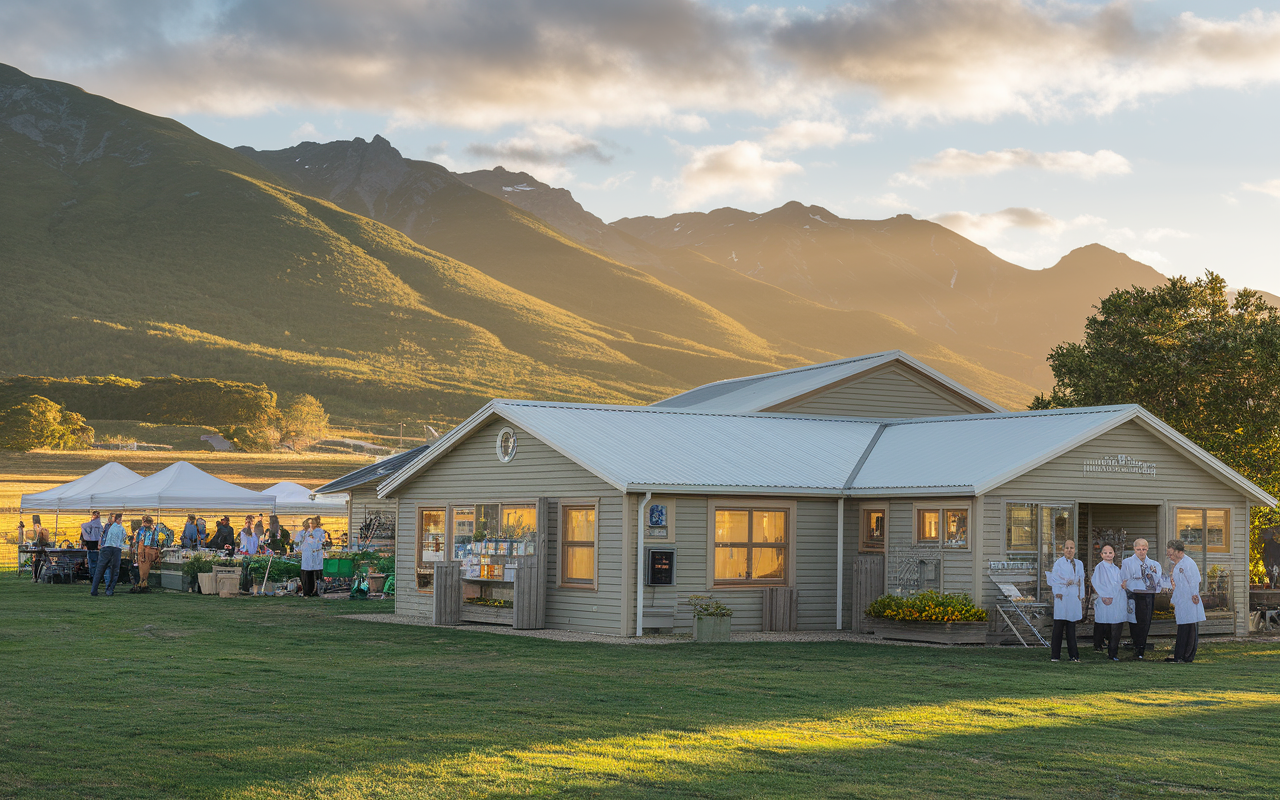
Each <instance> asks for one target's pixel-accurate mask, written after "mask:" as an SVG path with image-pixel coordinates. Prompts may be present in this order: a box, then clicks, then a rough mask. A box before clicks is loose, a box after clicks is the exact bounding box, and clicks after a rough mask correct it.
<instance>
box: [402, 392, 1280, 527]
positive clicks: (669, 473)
mask: <svg viewBox="0 0 1280 800" xmlns="http://www.w3.org/2000/svg"><path fill="white" fill-rule="evenodd" d="M495 419H505V420H507V421H509V422H511V423H512V424H513V425H515V426H517V427H519V428H521V429H523V430H525V431H527V432H528V433H529V434H531V435H532V436H534V437H535V438H537V439H538V440H540V441H542V442H543V443H545V444H546V445H548V446H549V447H551V448H553V449H555V450H556V451H558V452H559V453H561V454H562V455H564V456H565V457H566V458H568V459H570V460H571V461H574V462H576V463H578V464H579V465H581V466H582V467H583V468H585V469H587V470H588V471H590V472H592V473H593V474H595V475H597V476H599V477H600V478H601V479H602V480H604V481H605V482H607V483H609V484H611V485H612V486H614V487H615V488H617V489H618V490H620V491H642V492H643V491H669V492H697V493H720V494H790V495H795V494H818V495H824V496H831V497H834V496H841V495H844V496H850V497H878V496H887V495H915V496H927V495H944V494H949V495H963V496H968V495H977V494H985V493H986V492H988V491H991V490H993V489H995V488H997V487H998V486H1000V485H1002V484H1004V483H1007V482H1008V481H1010V480H1012V479H1013V478H1015V477H1017V476H1018V475H1021V474H1023V473H1025V472H1027V471H1029V470H1032V469H1034V468H1036V467H1037V466H1040V465H1041V464H1043V463H1045V462H1047V461H1050V460H1052V459H1053V458H1056V457H1058V456H1060V455H1062V454H1063V453H1066V452H1067V451H1069V450H1072V449H1074V448H1076V447H1078V446H1080V445H1081V444H1083V443H1085V442H1087V441H1089V440H1090V439H1093V438H1094V437H1096V436H1099V435H1100V434H1102V433H1105V432H1106V431H1109V430H1111V429H1112V428H1114V427H1116V426H1117V425H1120V424H1122V423H1124V422H1127V421H1129V420H1134V421H1136V422H1138V423H1139V424H1141V425H1142V426H1143V427H1145V428H1146V429H1147V430H1149V431H1150V432H1152V433H1153V434H1154V435H1156V436H1157V437H1158V438H1160V439H1162V440H1164V441H1165V442H1166V443H1167V444H1169V445H1170V446H1172V447H1174V448H1175V449H1178V450H1179V451H1181V452H1182V453H1183V454H1184V455H1186V456H1187V457H1188V458H1190V459H1191V460H1193V461H1195V462H1198V463H1199V464H1200V465H1201V466H1202V467H1204V468H1205V469H1206V470H1208V471H1210V472H1212V473H1216V474H1217V475H1218V476H1219V477H1220V478H1221V479H1223V480H1224V481H1226V482H1227V483H1230V484H1233V485H1235V486H1237V487H1238V489H1239V490H1240V491H1241V492H1243V493H1244V494H1247V495H1249V496H1251V497H1253V498H1254V499H1256V500H1258V501H1259V502H1261V503H1264V504H1266V505H1275V504H1276V500H1275V498H1273V497H1271V495H1269V494H1267V492H1265V491H1264V490H1262V489H1261V488H1259V487H1258V486H1256V485H1255V484H1253V483H1251V482H1250V481H1248V480H1246V479H1245V478H1244V477H1242V476H1241V475H1240V474H1239V473H1237V472H1235V471H1234V470H1232V469H1230V468H1229V467H1227V466H1226V465H1225V464H1223V463H1222V462H1221V461H1219V460H1218V459H1216V458H1214V457H1213V456H1212V455H1210V454H1209V453H1207V452H1205V451H1204V450H1202V449H1200V448H1199V447H1197V446H1196V445H1195V444H1194V443H1192V442H1191V441H1190V440H1188V439H1187V438H1186V437H1184V436H1182V435H1181V434H1179V433H1178V432H1176V431H1174V430H1173V429H1172V428H1170V427H1169V426H1168V425H1165V424H1164V423H1163V422H1161V421H1160V420H1159V419H1157V418H1156V417H1155V416H1153V415H1152V414H1150V413H1149V412H1147V411H1145V410H1144V409H1142V408H1141V407H1139V406H1105V407H1098V408H1080V409H1057V410H1052V411H1023V412H1006V413H1003V414H974V415H968V416H949V417H931V418H924V419H898V420H881V419H876V420H865V419H851V418H841V417H810V416H803V415H794V414H769V413H762V414H716V413H707V412H697V411H679V410H673V409H664V408H653V407H651V406H650V407H645V406H605V405H588V404H569V403H539V402H532V401H523V400H494V401H492V402H491V403H489V404H488V405H486V406H485V407H484V408H483V409H481V410H480V411H479V412H477V413H476V414H475V415H474V416H472V417H471V418H470V419H468V420H467V421H466V422H464V423H463V424H461V425H459V426H458V427H457V428H455V429H453V430H452V431H450V432H449V434H448V435H447V436H445V437H444V438H442V439H441V440H440V441H439V442H437V443H435V445H433V446H432V447H431V448H430V449H429V450H426V451H424V452H423V453H421V454H419V455H418V456H417V458H415V459H413V460H412V461H410V462H408V463H406V464H405V465H404V466H403V467H402V468H401V469H400V470H399V471H397V472H396V473H395V474H394V475H392V476H390V477H389V478H388V479H387V480H386V481H385V482H384V483H382V484H381V485H380V486H379V487H378V496H380V497H386V496H388V495H390V494H392V493H393V492H394V491H395V490H396V489H397V488H398V487H400V486H401V485H403V484H404V483H405V482H407V481H408V480H410V479H411V478H413V476H415V475H417V474H418V473H419V472H421V471H422V470H424V469H426V468H427V467H429V466H430V465H431V463H433V462H434V461H435V460H436V459H439V458H441V457H443V456H445V455H446V454H447V453H449V452H450V451H451V450H452V449H453V448H454V447H456V446H457V445H458V444H459V443H461V442H462V441H465V440H466V439H467V437H468V436H470V435H471V433H472V432H474V431H475V430H477V429H478V428H480V427H482V426H484V425H485V424H487V423H489V422H491V421H493V420H495ZM517 457H518V456H517ZM495 459H496V455H495ZM495 466H496V461H495Z"/></svg>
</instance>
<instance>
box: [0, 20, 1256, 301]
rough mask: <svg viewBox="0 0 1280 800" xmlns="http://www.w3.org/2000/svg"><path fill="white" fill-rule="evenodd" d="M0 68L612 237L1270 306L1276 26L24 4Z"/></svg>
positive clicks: (2, 31)
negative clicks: (446, 175)
mask: <svg viewBox="0 0 1280 800" xmlns="http://www.w3.org/2000/svg"><path fill="white" fill-rule="evenodd" d="M0 62H4V63H8V64H11V65H12V66H15V67H18V68H19V69H22V70H24V71H26V72H28V73H31V74H33V75H38V76H41V77H47V78H55V79H58V80H64V81H68V82H71V83H75V84H77V85H79V86H82V87H84V88H85V89H87V90H89V91H92V92H95V93H98V94H103V95H107V96H109V97H111V98H113V99H115V100H118V101H120V102H123V103H126V104H128V105H131V106H135V107H137V108H141V109H143V110H146V111H149V112H151V113H155V114H162V115H166V116H171V117H174V118H176V119H178V120H180V121H182V122H183V123H185V124H187V125H188V126H190V127H191V128H193V129H195V130H196V131H197V132H199V133H201V134H203V135H205V136H208V137H209V138H212V139H214V140H216V141H219V142H222V143H224V144H227V145H232V146H234V145H240V144H248V145H251V146H253V147H257V148H259V149H276V148H282V147H287V146H290V145H292V144H295V143H297V142H299V141H303V140H312V141H328V140H331V139H350V138H353V137H356V136H361V137H364V138H366V139H368V138H371V137H372V136H373V135H374V134H381V135H383V136H384V137H386V138H387V139H389V140H390V141H391V142H392V144H394V145H396V146H397V147H398V148H399V149H400V151H401V152H402V153H403V154H404V155H406V156H408V157H410V158H418V159H428V160H432V161H436V162H439V163H442V164H444V165H446V166H448V167H449V168H451V169H454V170H456V171H464V170H469V169H480V168H487V167H492V166H495V165H498V164H501V165H503V166H505V167H507V168H508V169H523V170H526V171H528V172H530V173H532V174H533V175H535V176H536V177H538V178H539V179H541V180H544V181H547V182H548V183H552V184H554V185H560V186H565V187H567V188H569V189H570V190H572V191H573V193H574V195H575V196H576V197H577V198H578V199H579V200H580V201H581V202H582V203H583V205H584V206H586V207H587V208H588V209H589V210H591V211H593V212H594V213H596V214H598V215H599V216H601V217H603V218H604V219H605V220H607V221H612V220H614V219H617V218H618V217H623V216H639V215H644V214H652V215H657V216H663V215H666V214H670V213H673V212H676V211H685V210H708V209H712V208H717V207H720V206H725V205H732V206H735V207H738V208H746V209H749V210H756V211H761V210H766V209H768V208H772V207H775V206H777V205H781V204H782V203H784V202H786V201H788V200H799V201H801V202H803V203H806V204H816V205H821V206H825V207H826V208H828V209H830V210H832V211H834V212H836V213H838V214H840V215H842V216H845V217H853V218H883V217H888V216H892V215H894V214H899V213H908V214H911V215H913V216H916V217H921V218H929V219H934V220H936V221H938V222H941V223H943V224H945V225H947V226H949V227H951V228H953V229H955V230H957V231H959V232H960V233H962V234H964V235H966V236H968V237H970V238H972V239H974V240H975V241H977V242H979V243H981V244H984V245H986V246H988V247H990V248H991V249H992V250H993V251H995V252H996V253H997V254H999V255H1001V256H1003V257H1005V258H1008V259H1009V260H1011V261H1014V262H1015V263H1018V264H1022V265H1024V266H1028V267H1047V266H1051V265H1052V264H1053V263H1054V262H1055V261H1057V259H1058V258H1059V257H1061V256H1062V255H1063V254H1065V253H1066V252H1067V251H1069V250H1070V249H1071V248H1074V247H1078V246H1081V245H1084V244H1088V243H1090V242H1102V243H1103V244H1106V245H1108V246H1110V247H1113V248H1115V249H1117V250H1122V251H1124V252H1127V253H1129V254H1130V255H1132V256H1133V257H1134V258H1137V259H1139V260H1141V261H1144V262H1146V263H1148V264H1151V265H1152V266H1154V267H1156V268H1157V269H1159V270H1161V271H1162V272H1165V273H1166V274H1188V275H1199V274H1202V273H1203V271H1204V270H1205V269H1213V270H1215V271H1217V272H1219V273H1221V274H1223V275H1224V276H1225V277H1226V278H1227V280H1228V282H1229V283H1230V284H1231V285H1233V286H1251V287H1255V288H1261V289H1266V290H1268V291H1271V292H1275V293H1280V263H1278V260H1277V257H1276V254H1275V253H1276V249H1275V245H1274V244H1273V241H1274V238H1275V237H1274V234H1273V232H1274V231H1275V230H1277V228H1278V227H1280V226H1278V225H1277V223H1278V222H1280V156H1278V155H1277V142H1278V141H1280V135H1278V134H1280V13H1278V12H1276V11H1273V10H1270V9H1265V8H1262V7H1261V6H1259V4H1257V3H1240V2H1234V0H1215V1H1214V2H1202V3H1194V2H1162V1H1161V0H1149V1H1148V2H1142V1H1141V0H1133V1H1132V2H1118V3H1091V2H1054V1H1049V2H1033V0H1022V1H1021V2H1020V1H1019V0H897V1H891V0H869V1H868V2H858V3H849V4H835V5H789V4H748V3H742V2H697V1H695V0H645V2H637V0H630V1H629V2H625V1H624V2H609V1H608V0H546V1H545V2H543V1H538V0H506V1H504V2H490V1H489V0H457V1H456V2H452V1H450V0H386V1H384V2H378V1H377V0H361V1H360V2H355V0H262V1H261V2H252V1H251V0H242V1H240V2H236V1H235V0H114V1H113V0H78V1H77V0H64V1H63V2H58V3H48V2H47V0H5V2H4V3H3V4H2V5H0Z"/></svg>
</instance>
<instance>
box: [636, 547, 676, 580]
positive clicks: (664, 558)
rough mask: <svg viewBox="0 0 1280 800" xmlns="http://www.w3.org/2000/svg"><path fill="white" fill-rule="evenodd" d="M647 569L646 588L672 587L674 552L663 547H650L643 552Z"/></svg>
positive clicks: (674, 562) (674, 573) (674, 565)
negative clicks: (647, 563)
mask: <svg viewBox="0 0 1280 800" xmlns="http://www.w3.org/2000/svg"><path fill="white" fill-rule="evenodd" d="M645 554H646V555H647V557H648V561H649V569H648V570H647V572H646V575H645V581H644V582H645V584H646V585H648V586H674V585H675V583H676V551H675V550H671V549H669V548H665V547H650V548H648V549H647V550H646V551H645Z"/></svg>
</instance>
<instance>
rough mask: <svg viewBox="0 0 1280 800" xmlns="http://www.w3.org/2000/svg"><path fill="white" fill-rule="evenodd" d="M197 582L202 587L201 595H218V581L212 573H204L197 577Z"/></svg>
mask: <svg viewBox="0 0 1280 800" xmlns="http://www.w3.org/2000/svg"><path fill="white" fill-rule="evenodd" d="M196 581H197V582H198V583H199V585H200V594H217V593H218V584H217V579H216V577H215V576H214V574H213V573H212V572H202V573H200V574H199V575H197V576H196Z"/></svg>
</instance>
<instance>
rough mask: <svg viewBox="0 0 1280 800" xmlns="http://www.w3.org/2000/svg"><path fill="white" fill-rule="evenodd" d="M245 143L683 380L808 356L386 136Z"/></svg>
mask: <svg viewBox="0 0 1280 800" xmlns="http://www.w3.org/2000/svg"><path fill="white" fill-rule="evenodd" d="M237 152H238V153H241V154H244V155H246V156H248V157H250V158H252V159H254V160H255V161H256V162H257V163H259V164H260V165H262V166H263V167H265V168H267V169H270V170H271V171H272V172H273V173H274V174H276V175H277V176H279V180H280V181H281V182H283V183H286V184H288V185H289V186H291V187H293V188H295V189H297V190H298V191H300V192H305V193H306V194H309V195H313V196H316V197H323V198H325V199H327V200H330V201H332V202H334V203H335V204H337V205H338V206H340V207H342V208H344V209H346V210H347V211H351V212H353V213H356V214H361V215H364V216H367V217H369V218H371V219H375V220H377V221H379V222H382V223H384V224H386V225H388V226H390V227H392V228H395V229H396V230H398V231H402V232H403V233H404V234H405V235H407V236H409V237H410V238H411V239H413V240H414V241H416V242H418V243H420V244H422V245H424V246H427V247H430V248H431V249H432V250H435V251H437V252H440V253H444V254H446V255H448V256H450V257H452V258H456V259H458V260H459V261H462V262H465V263H467V264H469V265H471V266H473V267H475V268H477V269H479V270H482V271H483V272H484V273H486V274H487V275H489V276H491V277H493V278H495V279H497V280H499V281H501V282H502V283H504V284H506V285H508V286H512V287H514V288H516V289H518V290H520V291H522V292H525V293H527V294H529V295H532V296H534V297H537V298H540V299H541V300H544V301H546V302H548V303H551V304H553V305H555V306H557V307H559V308H562V309H565V310H566V311H569V312H571V313H573V314H576V315H578V316H580V317H582V318H584V319H588V320H592V321H593V322H595V323H597V324H599V325H602V326H606V327H608V328H609V329H610V330H612V331H615V332H616V333H617V335H618V338H617V340H615V341H614V342H613V343H612V344H613V346H614V347H617V348H618V349H620V350H622V351H623V352H626V353H627V354H628V355H629V356H630V357H632V358H634V359H636V360H637V361H639V362H641V363H645V364H653V365H660V367H659V368H660V369H661V370H662V371H663V372H666V373H668V374H670V375H673V376H675V377H677V378H678V379H680V380H684V381H687V382H689V383H694V384H696V383H703V382H706V381H709V380H716V379H719V378H725V377H730V376H733V375H739V374H743V373H747V372H753V371H763V370H768V369H771V368H775V367H777V366H782V365H787V366H790V365H794V364H798V363H800V362H799V361H797V360H795V359H792V358H788V357H785V356H782V355H781V354H780V353H779V352H778V351H777V350H776V348H774V347H772V346H771V345H770V344H769V343H768V342H766V341H764V340H763V339H761V338H760V337H758V336H755V335H754V334H752V333H751V332H750V331H749V330H747V329H746V328H745V327H743V326H742V325H741V324H740V323H739V322H737V321H736V320H734V319H732V318H730V317H728V316H726V315H724V314H722V313H720V312H718V311H716V310H715V309H714V308H712V307H710V306H708V305H707V304H706V303H703V302H700V301H698V300H696V299H694V298H692V297H690V296H688V295H687V294H685V293H683V292H680V291H677V290H675V289H673V288H671V287H670V286H667V285H665V284H663V283H662V282H661V281H658V280H655V279H654V278H653V277H651V276H649V275H647V274H645V273H644V272H642V271H640V270H638V269H635V268H633V267H629V266H626V265H624V264H621V263H619V262H617V261H614V260H612V259H609V258H607V257H605V256H602V255H601V254H599V253H596V252H594V251H592V250H590V249H589V248H587V247H585V246H583V245H582V244H580V243H578V242H577V241H574V240H572V239H569V238H568V237H566V236H564V235H563V234H561V233H560V232H559V231H556V230H554V229H553V228H551V227H549V226H548V225H547V224H546V223H545V222H543V221H542V220H540V219H538V218H537V217H536V216H534V215H532V214H529V213H527V212H525V211H522V210H521V209H519V208H516V207H514V206H513V205H511V204H509V203H506V202H503V201H502V200H499V199H497V198H494V197H491V196H490V195H488V194H486V193H484V192H482V191H478V190H476V189H473V188H471V187H470V186H468V185H466V184H465V183H463V182H462V181H460V180H458V179H457V178H455V177H454V176H453V175H452V174H451V173H449V172H447V171H445V170H444V169H443V168H442V167H440V166H438V165H436V164H431V163H429V162H421V161H412V160H409V159H405V158H403V157H402V156H401V155H400V153H399V152H398V151H396V150H395V148H393V147H391V145H390V144H389V143H388V142H387V141H386V140H385V139H383V138H381V137H374V139H373V141H371V142H365V141H364V140H363V139H355V140H353V141H339V142H329V143H326V144H317V143H314V142H304V143H302V144H299V145H297V146H295V147H291V148H288V149H285V150H275V151H256V150H253V149H252V148H247V147H241V148H238V149H237Z"/></svg>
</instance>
